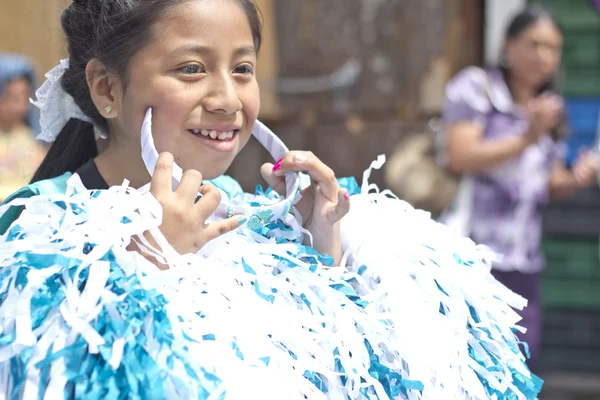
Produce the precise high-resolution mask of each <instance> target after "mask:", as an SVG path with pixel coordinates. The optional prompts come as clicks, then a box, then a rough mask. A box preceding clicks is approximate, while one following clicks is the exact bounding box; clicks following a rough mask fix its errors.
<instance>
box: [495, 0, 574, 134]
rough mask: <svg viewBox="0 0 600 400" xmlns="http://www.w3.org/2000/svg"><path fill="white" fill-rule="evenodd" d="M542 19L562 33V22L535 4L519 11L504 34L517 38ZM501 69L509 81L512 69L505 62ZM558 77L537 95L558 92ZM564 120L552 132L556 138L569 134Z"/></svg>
mask: <svg viewBox="0 0 600 400" xmlns="http://www.w3.org/2000/svg"><path fill="white" fill-rule="evenodd" d="M540 21H550V22H552V25H554V27H555V28H556V29H557V30H558V31H559V32H560V33H561V34H562V33H563V29H562V28H561V26H560V23H559V22H558V20H557V19H556V18H554V16H553V15H552V13H550V11H548V10H546V9H545V8H544V7H542V6H540V5H538V4H533V5H530V6H527V7H525V9H523V11H521V12H520V13H518V14H517V15H515V16H514V17H513V19H512V20H511V22H510V24H509V25H508V27H507V29H506V34H505V35H504V39H505V40H506V41H508V40H511V39H517V38H518V37H519V36H521V34H522V33H523V32H524V31H525V30H527V29H528V28H529V27H531V26H533V25H535V24H537V23H538V22H540ZM500 69H501V71H502V74H503V75H504V79H505V80H506V81H508V78H509V75H510V69H509V68H508V66H506V65H505V64H504V63H501V64H500ZM557 79H558V77H557V76H552V77H550V78H549V79H548V80H547V81H546V82H544V83H542V84H541V85H540V87H538V88H537V89H536V95H537V96H539V95H541V94H542V93H544V92H547V91H553V92H558V82H557ZM563 119H565V121H564V122H561V123H560V124H559V125H558V126H557V127H556V128H555V129H553V131H552V132H551V136H552V137H553V138H554V139H559V138H562V137H564V136H566V135H567V126H566V123H565V122H566V118H563Z"/></svg>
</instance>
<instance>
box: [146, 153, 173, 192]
mask: <svg viewBox="0 0 600 400" xmlns="http://www.w3.org/2000/svg"><path fill="white" fill-rule="evenodd" d="M172 185H173V155H172V154H171V153H168V152H164V153H160V155H159V156H158V161H157V162H156V167H155V168H154V174H153V175H152V180H151V182H150V193H152V195H153V196H154V197H157V198H158V197H160V196H164V195H166V194H168V193H173V186H172Z"/></svg>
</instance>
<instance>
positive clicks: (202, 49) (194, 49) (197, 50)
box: [169, 45, 256, 57]
mask: <svg viewBox="0 0 600 400" xmlns="http://www.w3.org/2000/svg"><path fill="white" fill-rule="evenodd" d="M212 52H214V49H212V48H210V47H207V46H200V45H189V46H181V47H178V48H176V49H175V50H173V51H172V52H170V53H169V55H171V56H175V55H178V54H200V55H202V54H210V53H212ZM233 54H234V55H235V56H237V57H239V56H245V55H249V54H254V55H256V49H255V48H254V46H246V47H238V48H237V49H235V51H234V52H233Z"/></svg>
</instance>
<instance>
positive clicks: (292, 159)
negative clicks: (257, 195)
mask: <svg viewBox="0 0 600 400" xmlns="http://www.w3.org/2000/svg"><path fill="white" fill-rule="evenodd" d="M289 171H297V172H306V173H307V174H308V175H309V176H310V178H311V185H310V186H309V187H307V188H306V189H304V190H303V191H302V192H301V193H300V194H301V196H302V199H300V201H299V202H298V203H297V204H296V205H295V207H296V208H297V210H298V211H299V212H300V215H301V216H302V221H303V225H304V227H305V228H306V229H307V230H308V231H309V232H310V233H311V234H312V236H313V245H314V247H315V249H316V250H317V251H318V252H319V253H321V254H327V255H329V256H331V257H333V259H334V261H335V265H339V263H340V261H341V259H342V242H341V239H340V224H339V221H340V220H341V219H342V217H343V216H344V215H346V214H347V213H348V211H349V210H350V197H349V195H348V191H347V190H345V189H342V188H340V186H339V185H338V183H337V180H336V177H335V174H334V172H333V171H332V170H331V168H329V167H328V166H327V165H325V164H323V162H322V161H321V160H319V159H318V158H317V157H316V156H315V155H314V154H313V153H311V152H309V151H290V152H288V153H287V154H286V155H285V156H284V157H283V158H282V159H281V160H279V161H277V163H275V165H273V164H265V165H263V166H262V168H261V174H262V176H263V178H264V179H265V181H267V183H268V184H269V185H270V186H271V187H272V188H273V190H275V191H276V192H277V193H279V194H280V195H285V178H284V175H285V174H286V173H287V172H289Z"/></svg>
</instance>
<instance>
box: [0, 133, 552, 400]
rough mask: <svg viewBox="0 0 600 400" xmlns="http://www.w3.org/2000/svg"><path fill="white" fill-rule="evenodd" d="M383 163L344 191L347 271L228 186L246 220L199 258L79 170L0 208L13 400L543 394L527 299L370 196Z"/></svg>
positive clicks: (3, 349)
mask: <svg viewBox="0 0 600 400" xmlns="http://www.w3.org/2000/svg"><path fill="white" fill-rule="evenodd" d="M149 145H150V150H149V152H150V153H152V151H155V150H153V146H152V144H151V143H150V144H149ZM271 150H272V149H271ZM279 151H285V149H284V148H280V149H279ZM150 153H148V154H150ZM148 158H149V157H148V156H147V157H145V159H146V160H148ZM150 158H151V157H150ZM150 163H151V162H150ZM382 163H383V159H379V160H378V161H377V162H375V163H373V164H372V165H371V168H369V169H368V170H367V172H366V173H365V175H364V176H363V182H362V186H360V187H359V186H358V185H357V184H356V182H355V181H354V180H353V179H344V180H340V183H341V184H342V185H343V186H345V187H347V188H348V189H349V190H350V192H351V194H352V197H351V211H350V213H349V214H348V215H347V216H346V217H345V218H344V219H343V220H342V223H341V230H342V240H343V249H344V259H343V262H342V265H341V266H335V267H334V266H330V264H331V258H329V257H327V256H326V255H320V254H318V253H317V252H316V251H315V250H314V249H312V248H311V247H308V246H304V245H303V244H302V236H303V230H302V227H301V224H300V221H299V219H298V217H296V216H295V210H294V208H293V207H291V208H289V207H283V208H280V207H279V205H281V204H284V203H285V201H283V202H282V201H281V200H282V199H280V198H279V197H278V196H277V195H276V194H275V193H274V192H271V191H268V190H267V191H262V190H261V189H260V188H259V189H257V192H256V193H255V194H254V195H249V194H243V195H235V192H237V190H238V189H237V188H236V187H235V185H233V186H232V185H229V186H226V185H221V189H222V190H224V191H225V192H229V193H230V194H231V198H230V199H229V200H228V204H225V205H224V207H223V210H226V211H227V210H231V208H232V207H233V208H235V207H238V206H239V207H241V208H243V209H244V210H250V211H247V212H248V213H249V214H248V215H250V216H251V218H250V219H249V223H248V224H246V225H244V226H243V227H241V228H239V229H238V230H236V231H234V232H230V233H228V234H226V235H223V236H221V237H220V238H218V239H216V240H213V241H211V242H209V243H208V244H207V245H206V246H205V247H203V248H202V249H201V251H200V252H199V253H198V254H193V255H192V254H190V255H185V256H181V255H179V254H177V253H176V252H174V251H173V250H172V249H171V250H169V248H170V246H169V245H168V243H166V241H165V240H164V238H163V237H162V236H161V235H160V232H159V231H158V226H159V225H160V221H161V209H160V206H159V204H158V202H156V200H155V199H154V198H153V197H152V196H151V195H150V194H148V193H146V192H145V191H144V190H134V189H132V188H130V187H128V186H127V184H126V183H125V184H124V185H123V186H120V187H112V188H110V189H109V190H102V191H94V190H91V191H90V190H87V189H86V188H85V187H83V185H82V184H81V181H80V179H79V176H78V175H73V176H69V175H65V176H63V177H60V178H56V179H54V180H51V181H46V182H43V183H41V184H37V185H34V186H33V187H29V188H27V189H25V190H23V191H22V192H20V194H17V195H16V196H14V197H13V198H11V199H10V200H9V202H8V203H7V204H5V205H3V206H1V207H0V214H1V215H2V218H1V219H0V224H2V225H4V227H8V229H7V230H6V233H4V235H3V236H2V237H1V238H0V398H25V399H33V398H36V399H37V398H45V399H59V398H81V399H96V398H98V399H100V398H102V399H123V398H140V399H164V398H181V399H191V398H194V399H340V400H341V399H344V400H346V399H388V398H394V399H435V400H438V399H535V398H536V397H537V394H538V393H539V391H540V386H541V381H540V380H539V379H538V378H537V377H535V376H533V375H532V374H531V373H530V372H529V371H528V369H527V367H526V365H525V356H524V355H523V354H521V352H520V351H519V349H518V343H517V341H516V338H515V335H514V330H515V329H518V326H517V324H518V320H519V316H518V314H517V313H516V312H515V311H514V310H513V308H516V309H520V308H522V307H523V306H525V304H526V301H525V300H524V299H522V298H520V297H519V296H517V295H515V294H514V293H512V292H510V291H509V290H508V289H506V288H505V287H503V286H502V285H501V284H499V283H498V282H496V281H495V280H494V278H493V277H492V275H491V274H490V263H491V258H492V257H493V254H491V253H489V252H488V251H487V250H486V249H485V248H483V247H479V246H476V245H475V244H474V243H473V242H471V241H470V240H469V239H466V238H459V237H456V236H454V235H453V234H452V233H451V232H450V231H449V230H448V229H447V228H446V227H444V226H443V225H440V224H438V223H436V222H434V221H433V220H431V219H430V217H429V215H428V214H427V213H425V212H422V211H418V210H414V209H412V208H411V207H410V206H409V205H408V204H406V203H404V202H402V201H400V200H398V199H396V198H395V197H394V196H393V195H392V194H391V193H387V192H385V191H384V192H379V191H378V190H377V188H376V187H375V186H373V185H369V183H368V179H369V175H370V172H371V169H372V168H379V167H381V165H382ZM175 180H176V179H175ZM219 182H221V183H222V182H226V181H224V180H220V181H217V182H216V184H217V185H219V184H220V183H219ZM294 182H297V178H294V177H292V178H290V179H289V180H288V184H290V183H291V184H292V186H293V184H294ZM229 183H231V181H229ZM292 189H293V188H292ZM294 192H297V190H296V191H295V190H289V191H288V195H289V196H287V200H289V201H290V203H291V204H293V200H294V196H295V193H294ZM15 206H19V207H24V209H22V210H23V211H22V212H21V214H20V216H19V217H18V218H17V219H15V218H16V215H15V213H14V211H11V210H17V208H15ZM19 210H21V209H19ZM281 210H282V211H281ZM236 212H237V211H236ZM11 213H12V214H11ZM278 213H279V215H278ZM252 217H254V218H252ZM215 218H220V216H215ZM146 231H150V232H152V233H153V234H154V235H155V238H157V240H158V241H159V243H160V244H161V248H162V249H163V250H162V251H161V252H159V253H157V252H153V251H152V249H150V245H149V244H148V243H147V242H145V241H144V239H143V237H142V236H141V234H142V233H143V232H146ZM161 239H162V240H161ZM131 240H137V241H138V242H140V243H145V244H146V249H147V251H148V252H149V253H152V254H157V256H159V257H161V258H162V260H163V261H164V262H166V263H168V264H169V265H170V266H171V268H170V269H169V270H166V271H161V270H158V269H157V268H156V267H155V266H154V265H153V264H152V263H151V262H150V261H148V260H147V259H146V258H144V257H143V256H141V255H140V254H138V253H135V252H130V251H127V249H126V248H127V246H128V244H129V243H130V242H131Z"/></svg>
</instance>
